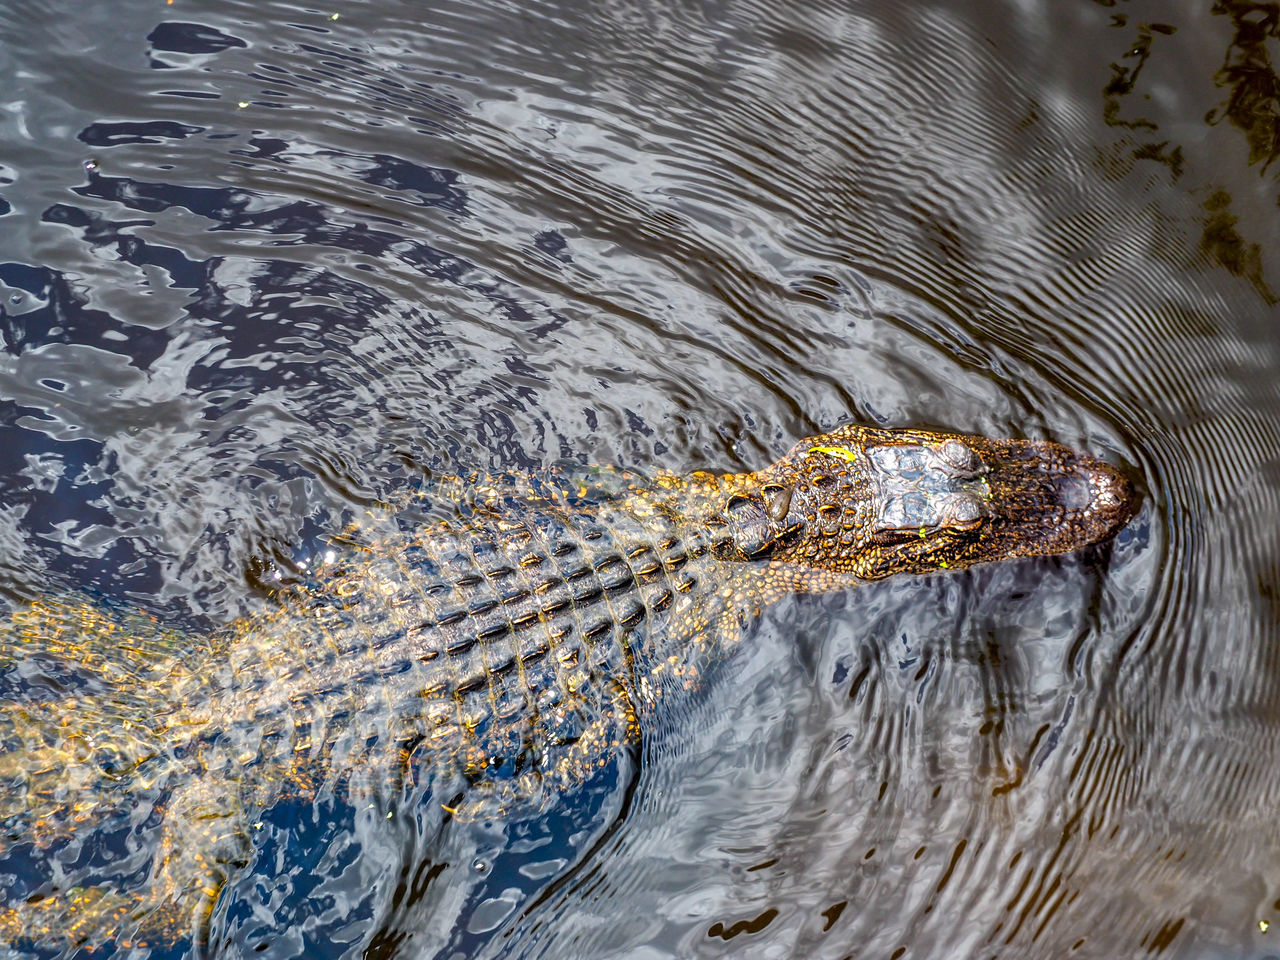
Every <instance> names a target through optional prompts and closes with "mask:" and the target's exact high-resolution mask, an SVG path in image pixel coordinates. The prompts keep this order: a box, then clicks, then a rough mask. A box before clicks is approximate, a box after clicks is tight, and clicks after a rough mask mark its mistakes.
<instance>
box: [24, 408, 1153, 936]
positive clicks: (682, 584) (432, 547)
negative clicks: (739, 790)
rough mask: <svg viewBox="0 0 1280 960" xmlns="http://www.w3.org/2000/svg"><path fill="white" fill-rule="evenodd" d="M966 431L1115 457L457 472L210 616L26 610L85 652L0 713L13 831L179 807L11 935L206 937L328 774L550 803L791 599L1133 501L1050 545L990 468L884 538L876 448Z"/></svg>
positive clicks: (353, 785)
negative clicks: (129, 861) (134, 876)
mask: <svg viewBox="0 0 1280 960" xmlns="http://www.w3.org/2000/svg"><path fill="white" fill-rule="evenodd" d="M957 437H958V438H959V439H960V440H962V441H963V442H964V443H965V444H966V445H967V446H968V447H969V448H971V449H973V450H974V451H975V452H976V453H977V454H978V455H979V456H981V457H983V458H984V462H985V461H988V460H994V459H996V458H998V457H1004V458H1006V459H1011V460H1012V462H1014V463H1015V465H1016V469H1017V470H1018V471H1021V472H1022V473H1024V474H1025V473H1027V472H1028V470H1027V465H1028V464H1034V465H1038V467H1039V468H1044V469H1047V470H1048V471H1049V474H1048V475H1049V476H1050V480H1048V481H1043V482H1040V481H1037V482H1039V483H1040V486H1039V487H1034V484H1033V488H1034V490H1038V491H1039V494H1038V495H1039V496H1040V499H1041V501H1042V503H1041V506H1042V507H1043V502H1047V501H1046V498H1047V495H1048V493H1050V492H1051V488H1050V487H1046V486H1045V484H1046V483H1051V482H1052V480H1053V477H1054V476H1056V475H1057V474H1060V473H1062V472H1063V471H1067V472H1069V471H1070V470H1072V469H1075V467H1076V465H1078V464H1084V466H1085V467H1087V468H1088V470H1089V471H1092V473H1091V474H1090V476H1093V475H1095V474H1096V475H1102V474H1097V471H1099V470H1104V471H1107V470H1110V468H1106V467H1105V465H1103V464H1099V463H1098V462H1097V461H1093V460H1091V459H1090V458H1084V457H1080V456H1078V455H1075V454H1072V453H1071V452H1070V451H1067V450H1065V449H1064V448H1061V447H1057V446H1056V445H1053V444H1044V443H1028V442H1023V441H989V440H984V439H983V438H978V437H964V436H960V435H954V434H934V433H924V432H919V431H906V432H903V431H880V430H871V429H867V428H860V427H845V428H842V429H841V430H838V431H835V432H833V433H831V434H827V435H824V436H821V437H816V438H813V439H811V440H807V441H804V442H802V443H801V444H799V445H798V446H797V447H796V448H795V449H793V450H792V451H791V453H790V454H789V455H788V456H787V457H786V458H784V459H782V460H780V461H779V462H778V463H775V464H774V465H773V466H771V467H769V468H767V469H765V470H763V471H760V472H758V473H745V474H731V475H720V476H717V475H712V474H706V473H695V474H693V475H691V476H688V477H676V476H671V475H663V476H659V477H657V478H655V479H652V480H644V479H642V478H638V477H634V476H631V475H628V474H623V473H614V472H609V471H602V472H598V473H595V474H592V475H590V476H588V477H586V478H585V479H580V478H563V477H554V476H552V477H542V478H534V479H517V478H488V479H479V478H470V479H469V480H462V479H452V480H447V481H443V482H442V483H440V484H439V485H438V486H437V487H436V488H435V490H434V492H433V494H431V499H430V500H429V501H428V502H426V503H425V504H422V505H419V506H420V507H421V509H416V510H409V511H397V512H395V513H392V514H389V515H387V516H381V517H376V518H370V519H369V520H368V521H367V522H364V523H362V524H360V525H359V526H358V527H355V528H353V529H352V530H351V531H349V532H348V533H347V534H346V535H344V536H343V537H340V538H338V539H337V540H336V541H335V553H336V554H337V556H336V557H335V559H333V560H332V562H329V563H327V564H326V565H325V566H324V567H323V568H322V569H320V570H318V571H315V572H314V575H313V576H311V577H310V578H309V579H307V580H306V581H305V582H304V583H301V584H299V585H294V586H291V587H289V588H287V589H283V590H281V592H280V596H279V597H278V598H277V602H276V603H274V604H273V605H272V606H271V607H270V608H269V609H266V610H263V611H261V612H259V613H256V614H253V615H251V616H247V617H244V618H242V619H239V620H236V621H234V622H233V623H231V624H229V625H228V626H227V627H226V628H224V629H223V630H220V631H218V632H217V633H215V634H214V635H212V636H207V637H200V636H192V635H189V634H185V633H182V632H179V631H175V630H172V629H169V628H166V627H165V626H164V625H163V624H161V623H159V622H157V621H156V620H155V619H154V618H151V617H149V616H147V615H145V614H141V613H137V612H122V611H119V610H112V609H108V608H106V607H103V606H100V605H96V604H94V603H92V602H88V601H85V600H81V599H63V600H55V599H50V600H46V601H41V602H38V603H33V604H31V605H29V606H27V607H25V608H23V609H21V610H18V611H16V612H14V613H13V614H12V615H11V617H10V618H9V621H8V623H7V624H6V625H5V626H4V627H3V628H0V666H3V667H4V668H5V669H21V670H23V671H26V672H25V673H24V674H23V675H24V676H27V675H28V674H30V675H38V674H39V672H40V669H41V667H40V665H41V664H42V663H58V664H61V665H63V666H62V668H61V669H64V670H65V669H66V666H65V665H68V664H69V665H74V671H75V673H76V674H77V675H78V676H79V677H80V678H81V679H82V681H83V682H82V684H81V687H82V688H83V689H78V690H77V691H76V692H74V693H72V694H68V695H61V696H51V697H50V699H48V700H41V699H39V697H38V696H37V695H34V694H33V695H32V696H30V697H25V698H23V699H21V700H11V701H8V702H5V703H4V704H2V705H0V823H2V824H3V825H4V833H3V837H2V839H0V848H3V849H9V848H11V847H13V846H14V845H15V844H29V845H34V846H35V847H36V848H40V847H43V846H45V845H47V844H49V843H50V842H52V841H54V840H55V839H58V838H62V837H68V836H72V835H74V834H76V833H77V832H78V831H82V830H88V829H95V830H106V831H110V830H122V829H126V828H128V827H129V826H130V825H131V824H136V823H139V822H141V821H140V820H139V819H138V818H139V817H140V816H141V815H142V814H143V813H146V812H148V811H157V812H159V813H160V815H161V816H160V826H159V827H158V828H156V831H155V833H156V836H155V837H154V838H153V844H154V848H153V849H154V856H153V859H152V862H151V869H150V873H149V876H148V878H147V880H146V881H145V883H143V884H142V885H141V886H140V888H137V889H118V888H115V887H112V886H111V885H110V884H104V885H101V886H95V887H91V888H85V889H77V890H70V891H53V890H50V891H48V892H47V895H44V896H42V897H38V898H33V899H30V900H27V901H25V902H18V903H10V904H9V905H8V907H7V908H3V909H0V940H5V941H8V942H11V943H20V942H35V943H42V944H50V943H52V944H66V945H74V944H77V943H85V944H90V945H96V944H103V943H106V942H109V941H114V942H115V943H117V944H118V945H120V946H129V945H140V944H143V943H147V942H158V941H169V942H172V941H177V940H180V939H182V938H184V937H195V938H199V937H201V936H202V931H203V930H204V929H205V926H206V924H207V921H208V918H209V916H210V914H211V912H212V910H213V909H214V907H215V905H216V902H217V898H218V895H219V890H220V888H221V887H222V885H223V884H224V882H225V881H226V879H227V877H228V876H229V874H230V871H231V870H233V869H234V868H235V865H236V864H238V863H242V862H244V861H245V860H246V858H247V857H248V854H249V852H250V850H251V844H252V835H253V824H254V822H255V821H256V819H257V817H258V816H259V815H260V814H261V812H262V811H264V810H266V809H267V808H268V807H270V806H271V805H272V804H273V803H276V802H278V801H280V800H281V799H282V798H285V797H295V798H307V797H311V796H314V795H315V794H316V792H317V791H318V790H320V789H322V788H329V789H332V788H337V787H341V788H343V789H345V790H346V791H347V796H348V798H349V799H350V801H351V803H352V804H353V805H355V806H357V807H360V806H365V805H368V804H375V805H376V806H377V807H378V809H385V810H386V811H387V812H388V813H389V812H390V811H391V810H393V809H394V806H395V803H396V801H397V799H398V798H400V797H401V796H403V795H404V793H403V791H404V788H405V785H406V781H410V780H412V781H414V782H416V781H417V778H420V777H430V778H431V779H430V781H429V784H430V787H431V795H432V796H433V797H435V798H436V800H437V802H440V803H441V805H442V806H443V808H444V810H445V811H446V812H447V813H448V814H449V815H451V816H453V817H456V818H458V819H474V818H479V817H493V816H501V815H504V814H507V813H509V812H510V811H513V810H516V811H519V810H525V811H536V810H537V809H538V808H539V807H540V806H541V805H543V804H546V803H547V802H549V801H550V800H551V799H552V798H554V797H555V796H557V795H558V794H560V793H562V792H563V791H565V790H569V789H572V788H573V787H574V786H575V785H578V784H580V783H582V782H583V781H584V780H585V779H586V778H588V777H590V776H591V775H592V773H593V772H594V771H596V770H598V769H599V768H600V767H602V766H604V765H605V764H606V763H608V762H609V760H610V758H611V757H613V756H614V755H615V753H616V752H617V751H618V750H619V749H621V748H623V747H624V746H625V745H627V744H631V743H634V742H636V741H637V740H638V738H639V736H640V733H641V729H642V727H643V725H644V724H645V723H646V722H647V721H648V719H649V718H651V717H652V716H653V712H654V707H655V705H656V704H657V703H659V702H660V701H661V700H662V699H663V698H664V697H668V696H670V695H672V694H675V693H678V692H679V691H681V690H684V689H686V688H688V687H690V686H692V685H694V684H696V683H697V682H698V680H699V678H700V677H701V676H702V674H703V673H704V672H705V670H706V669H707V667H708V665H709V664H711V663H712V662H714V661H715V660H717V659H719V658H721V657H722V656H724V654H725V653H726V652H727V651H728V650H730V649H732V647H733V646H734V645H735V644H736V643H737V642H738V640H739V639H740V638H741V637H742V635H743V631H744V628H746V627H747V626H748V625H749V624H750V623H751V622H752V621H753V620H754V619H755V618H756V617H757V616H758V614H759V612H760V610H761V609H762V608H763V607H765V606H766V605H768V604H770V603H773V602H775V601H776V600H777V599H779V598H780V597H782V596H784V595H786V594H790V593H796V592H826V591H832V590H839V589H845V588H848V587H850V586H852V585H853V584H855V583H857V582H860V581H862V580H869V579H877V578H879V577H882V576H887V575H889V574H891V573H895V572H900V571H910V572H924V571H929V570H937V569H940V568H942V567H953V568H959V567H964V566H968V565H970V564H972V563H976V562H981V561H984V560H998V559H1002V558H1004V557H1007V556H1017V555H1026V554H1034V553H1051V552H1058V553H1061V552H1067V551H1068V550H1074V549H1078V548H1079V547H1081V546H1083V545H1085V544H1086V543H1089V542H1093V541H1095V540H1097V539H1099V538H1101V537H1103V536H1106V535H1108V534H1109V533H1110V532H1113V531H1114V529H1115V528H1116V527H1117V526H1118V525H1119V523H1122V522H1123V521H1124V520H1125V519H1127V517H1128V515H1129V513H1130V512H1131V501H1132V490H1131V488H1130V487H1128V486H1127V481H1124V480H1123V478H1120V476H1119V474H1116V473H1115V472H1114V471H1111V472H1110V473H1107V474H1105V476H1104V479H1105V480H1106V482H1107V483H1111V484H1112V487H1110V488H1109V489H1110V491H1111V492H1112V493H1115V494H1118V495H1120V496H1123V497H1127V499H1126V502H1125V503H1123V504H1122V505H1120V506H1119V507H1117V508H1115V509H1110V510H1103V511H1100V512H1099V511H1098V510H1096V509H1095V511H1094V514H1095V515H1094V516H1093V517H1092V518H1091V519H1089V518H1086V519H1081V518H1079V517H1076V516H1074V515H1071V516H1067V515H1066V514H1063V513H1062V512H1061V511H1059V512H1058V513H1059V515H1058V516H1057V517H1056V520H1055V524H1056V526H1055V529H1057V528H1059V527H1064V526H1065V527H1066V528H1067V530H1066V533H1065V534H1061V535H1060V536H1059V539H1057V540H1052V539H1045V540H1042V541H1039V542H1037V543H1031V542H1030V541H1028V540H1027V539H1026V537H1025V536H1024V537H1021V538H1019V537H1013V538H1012V539H1011V534H1010V532H1009V530H1007V529H1003V528H1001V527H1000V523H1001V522H1003V521H1002V520H1001V516H1002V515H1001V510H1002V509H1003V507H1002V503H1001V498H1008V499H1009V500H1010V502H1016V501H1017V499H1018V496H1019V494H1018V492H1017V490H1016V489H1014V488H1015V487H1018V488H1020V487H1026V483H1025V482H1024V481H1022V480H1017V481H1016V482H1013V484H1012V485H1011V486H1009V488H1008V489H1007V490H1006V489H1005V488H1004V487H1003V486H1002V484H1004V483H1005V481H1004V480H1003V479H1002V478H1001V473H1000V471H999V470H996V469H989V468H984V470H985V472H984V473H983V475H982V477H981V478H980V479H975V480H973V481H972V483H971V485H972V484H979V485H980V489H981V490H983V491H985V494H984V495H985V496H986V497H987V498H988V501H989V504H988V506H989V510H988V513H989V517H990V520H989V522H987V523H985V524H983V525H981V528H975V527H973V525H972V524H970V525H969V526H968V527H966V528H965V529H963V530H950V529H947V528H946V526H945V525H942V526H940V527H939V528H938V529H935V530H926V529H923V528H922V529H921V530H920V531H919V532H918V535H917V533H916V532H915V531H912V532H911V535H910V536H907V537H902V536H897V537H891V538H886V537H885V536H884V535H883V531H881V532H879V533H877V532H876V531H875V529H874V526H875V523H874V521H875V516H876V512H875V511H876V498H877V495H878V493H877V489H878V488H877V486H876V481H875V480H874V476H873V475H874V471H873V470H872V469H871V468H870V466H869V462H868V458H867V455H866V450H867V449H868V448H869V447H872V446H880V445H898V446H902V447H913V448H914V447H922V448H923V447H927V448H929V449H932V450H936V449H940V445H941V444H943V443H945V442H947V440H949V439H956V438H957ZM1002 445H1003V446H1002ZM1042 472H1043V471H1042ZM1104 493H1105V491H1104ZM1103 499H1104V500H1105V499H1106V498H1105V496H1104V497H1103ZM1012 509H1013V513H1014V514H1016V513H1017V509H1018V508H1016V507H1015V508H1012ZM1104 514H1105V516H1104ZM410 516H413V517H417V518H418V519H413V520H409V519H406V518H407V517H410ZM1037 522H1039V521H1037ZM1006 526H1008V524H1007V523H1006ZM30 689H31V690H40V689H52V687H51V686H50V685H44V686H41V685H40V684H31V685H30Z"/></svg>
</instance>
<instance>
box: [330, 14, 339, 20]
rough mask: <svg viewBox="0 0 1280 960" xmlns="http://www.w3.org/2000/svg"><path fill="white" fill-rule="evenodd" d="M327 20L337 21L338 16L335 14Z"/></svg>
mask: <svg viewBox="0 0 1280 960" xmlns="http://www.w3.org/2000/svg"><path fill="white" fill-rule="evenodd" d="M329 19H330V20H337V19H338V15H337V14H336V13H335V14H334V15H333V16H331V17H330V18H329Z"/></svg>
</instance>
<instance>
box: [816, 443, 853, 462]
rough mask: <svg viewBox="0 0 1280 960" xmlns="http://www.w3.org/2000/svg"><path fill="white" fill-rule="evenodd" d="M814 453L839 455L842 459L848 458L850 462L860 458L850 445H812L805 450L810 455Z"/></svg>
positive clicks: (831, 455)
mask: <svg viewBox="0 0 1280 960" xmlns="http://www.w3.org/2000/svg"><path fill="white" fill-rule="evenodd" d="M812 453H825V454H827V456H830V457H839V458H840V459H841V460H848V461H849V462H850V463H853V461H855V460H857V459H858V455H857V454H856V453H854V452H853V451H852V450H850V449H849V448H848V447H810V448H809V449H808V450H806V451H805V455H806V456H808V455H809V454H812Z"/></svg>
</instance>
